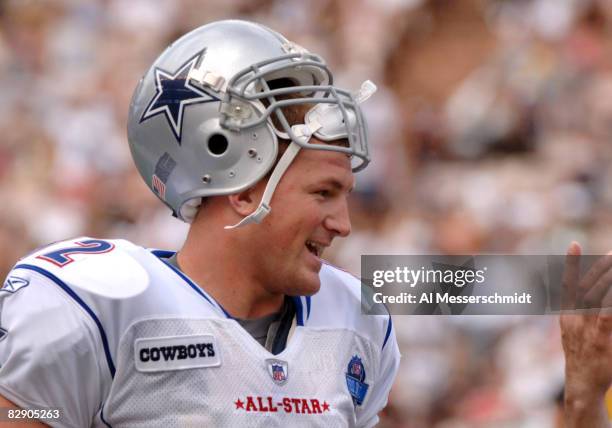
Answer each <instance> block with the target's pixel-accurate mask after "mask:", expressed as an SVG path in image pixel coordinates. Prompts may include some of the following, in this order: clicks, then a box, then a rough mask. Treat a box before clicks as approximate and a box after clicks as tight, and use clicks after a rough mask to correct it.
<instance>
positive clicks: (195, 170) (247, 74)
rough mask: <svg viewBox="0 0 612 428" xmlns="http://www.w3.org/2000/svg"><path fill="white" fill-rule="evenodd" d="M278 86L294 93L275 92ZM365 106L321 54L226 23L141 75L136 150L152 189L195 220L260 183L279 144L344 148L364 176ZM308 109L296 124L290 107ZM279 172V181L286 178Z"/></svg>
mask: <svg viewBox="0 0 612 428" xmlns="http://www.w3.org/2000/svg"><path fill="white" fill-rule="evenodd" d="M279 80H282V81H284V82H289V83H291V84H292V86H286V87H274V89H272V88H271V87H270V82H273V81H279ZM362 89H363V87H362ZM370 92H371V91H370ZM367 96H369V95H366V97H365V98H367ZM362 98H363V97H362ZM365 98H364V99H365ZM361 101H362V100H360V94H357V95H354V94H351V93H350V92H348V91H346V90H343V89H339V88H337V87H335V86H333V76H332V74H331V72H330V71H329V69H328V68H327V66H326V65H325V63H324V61H323V60H322V59H321V58H320V57H318V56H317V55H314V54H310V53H308V52H306V51H305V50H303V49H302V48H300V47H299V46H297V45H294V44H292V43H290V42H289V41H287V40H286V39H284V38H283V37H282V36H281V35H280V34H278V33H276V32H274V31H272V30H270V29H268V28H266V27H263V26H261V25H258V24H254V23H250V22H245V21H219V22H216V23H212V24H209V25H205V26H203V27H200V28H198V29H196V30H194V31H192V32H190V33H188V34H186V35H185V36H183V37H182V38H180V39H179V40H178V41H176V42H175V43H173V44H172V45H171V46H170V47H169V48H168V49H166V51H164V52H163V53H162V54H161V55H160V57H159V58H158V59H157V60H156V61H155V62H154V63H153V65H152V66H151V68H150V69H149V71H148V72H147V73H146V74H145V76H144V77H143V78H142V80H141V82H140V83H139V85H138V87H137V88H136V91H135V92H134V95H133V97H132V102H131V105H130V113H129V120H128V139H129V143H130V150H131V152H132V156H133V158H134V161H135V163H136V166H137V168H138V170H139V172H140V174H141V176H142V177H143V179H144V180H145V182H146V183H147V184H148V185H149V187H150V188H151V190H152V191H153V192H154V193H155V194H156V195H157V196H158V197H159V198H160V199H161V200H162V201H163V202H164V203H165V204H166V205H168V206H169V207H170V208H171V209H172V211H173V213H174V215H176V216H177V217H179V218H180V219H182V220H184V221H187V222H191V221H192V219H193V218H194V216H195V213H196V212H197V206H198V205H199V204H200V201H201V198H203V197H207V196H213V195H225V194H232V193H236V192H239V191H242V190H245V189H247V188H248V187H251V186H253V185H254V184H255V183H256V182H257V181H259V180H260V179H261V178H263V177H264V176H265V175H266V174H267V173H268V172H269V171H270V170H271V168H272V167H273V166H274V164H275V162H276V159H277V155H278V138H279V137H280V138H283V139H287V140H291V142H292V145H295V146H296V149H295V150H294V153H293V155H292V156H295V155H296V154H297V151H298V150H299V149H301V148H306V149H318V150H333V151H339V152H343V153H346V154H347V155H350V156H351V157H352V159H353V170H354V171H358V170H361V169H363V168H364V167H365V166H366V165H367V163H368V162H369V152H368V146H367V136H366V124H365V120H364V118H363V115H362V113H361V109H360V107H359V103H360V102H361ZM304 104H306V105H308V106H309V107H310V106H312V107H311V108H310V110H309V111H308V112H307V113H306V115H305V120H304V122H305V123H304V124H299V125H293V126H292V125H290V124H289V122H288V120H287V119H286V117H285V115H284V113H283V109H287V108H292V106H299V105H304ZM273 115H274V116H273ZM273 117H274V119H275V120H273ZM274 123H276V124H277V125H280V126H275V124H274ZM311 136H315V137H316V138H317V139H318V140H320V141H323V142H330V141H333V140H338V139H344V138H346V139H347V141H348V146H347V147H344V146H339V145H332V144H320V143H318V144H314V143H310V142H309V139H310V137H311ZM290 162H291V160H286V161H285V162H284V164H285V165H284V168H285V169H286V168H287V167H288V166H289V164H290ZM276 175H277V178H276V180H277V181H278V180H279V179H280V176H282V172H280V174H276ZM275 185H276V184H274V185H273V186H272V190H271V192H273V188H274V187H275ZM270 197H271V195H270ZM262 203H263V201H262ZM268 211H269V207H268ZM264 215H265V214H264ZM261 218H263V217H261ZM259 220H260V219H259Z"/></svg>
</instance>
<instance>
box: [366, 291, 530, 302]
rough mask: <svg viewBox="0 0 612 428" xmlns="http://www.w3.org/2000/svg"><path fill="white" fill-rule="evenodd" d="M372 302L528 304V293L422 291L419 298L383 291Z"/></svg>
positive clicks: (409, 294)
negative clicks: (464, 293)
mask: <svg viewBox="0 0 612 428" xmlns="http://www.w3.org/2000/svg"><path fill="white" fill-rule="evenodd" d="M372 297H373V300H374V303H385V304H386V303H391V304H393V303H447V304H461V303H470V304H478V303H485V304H525V303H527V304H530V303H531V294H530V293H521V294H519V293H514V294H513V295H503V294H499V293H495V294H493V295H490V296H453V295H450V294H448V293H439V292H438V293H423V294H421V296H420V298H418V299H417V296H416V295H414V294H413V293H400V294H398V295H390V296H387V295H385V294H383V293H374V295H373V296H372Z"/></svg>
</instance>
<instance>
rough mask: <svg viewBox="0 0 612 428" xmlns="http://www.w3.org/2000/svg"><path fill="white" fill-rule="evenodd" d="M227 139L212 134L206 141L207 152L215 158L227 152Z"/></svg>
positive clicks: (223, 136)
mask: <svg viewBox="0 0 612 428" xmlns="http://www.w3.org/2000/svg"><path fill="white" fill-rule="evenodd" d="M227 146H228V143H227V138H225V135H222V134H213V135H211V136H210V138H209V139H208V151H209V152H210V153H212V154H213V155H215V156H221V155H222V154H223V153H225V152H226V151H227Z"/></svg>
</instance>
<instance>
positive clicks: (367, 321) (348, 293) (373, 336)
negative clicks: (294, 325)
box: [309, 263, 392, 346]
mask: <svg viewBox="0 0 612 428" xmlns="http://www.w3.org/2000/svg"><path fill="white" fill-rule="evenodd" d="M319 278H320V280H321V289H320V291H319V292H318V293H317V294H315V295H314V296H312V303H311V306H312V310H311V317H310V318H309V323H312V325H319V326H328V327H333V328H343V329H348V330H353V331H355V332H357V333H358V334H360V335H362V336H365V337H367V338H368V339H369V340H370V341H371V342H374V343H378V344H380V345H381V346H382V345H383V344H385V343H386V341H387V340H388V338H389V335H390V334H391V328H392V322H391V317H390V315H389V313H388V312H387V311H386V310H385V312H384V313H383V314H380V315H369V314H367V313H366V308H363V307H362V303H361V293H362V286H361V280H360V279H359V278H357V277H355V276H353V275H352V274H350V273H349V272H346V271H344V270H342V269H340V268H338V267H336V266H333V265H331V264H329V263H324V264H323V266H322V267H321V271H320V273H319ZM364 292H367V289H366V290H364Z"/></svg>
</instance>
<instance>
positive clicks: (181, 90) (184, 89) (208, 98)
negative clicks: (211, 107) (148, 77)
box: [140, 49, 219, 145]
mask: <svg viewBox="0 0 612 428" xmlns="http://www.w3.org/2000/svg"><path fill="white" fill-rule="evenodd" d="M205 53H206V49H204V50H202V51H200V52H198V53H197V54H195V55H194V56H192V57H191V58H189V59H188V60H187V62H185V63H184V64H183V65H181V66H180V67H179V68H178V69H176V70H174V71H167V70H163V69H161V68H158V67H155V87H156V92H155V95H154V96H153V99H152V100H151V101H150V102H149V105H148V106H147V108H146V109H145V111H144V113H143V114H142V117H141V118H140V123H142V122H144V121H146V120H148V119H150V118H152V117H154V116H157V115H158V114H163V115H164V117H165V118H166V121H167V122H168V125H169V126H170V129H171V130H172V133H173V134H174V136H175V137H176V141H177V142H178V144H179V145H180V144H181V132H182V129H183V115H184V113H185V108H186V107H187V106H189V105H192V104H199V103H209V102H212V101H219V98H217V97H215V96H213V95H211V94H208V93H206V92H204V91H203V90H201V89H199V88H197V87H195V86H193V85H191V83H190V81H189V78H188V76H189V73H190V72H191V70H193V68H194V67H196V66H197V65H198V64H200V62H201V61H202V60H203V58H204V54H205Z"/></svg>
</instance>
